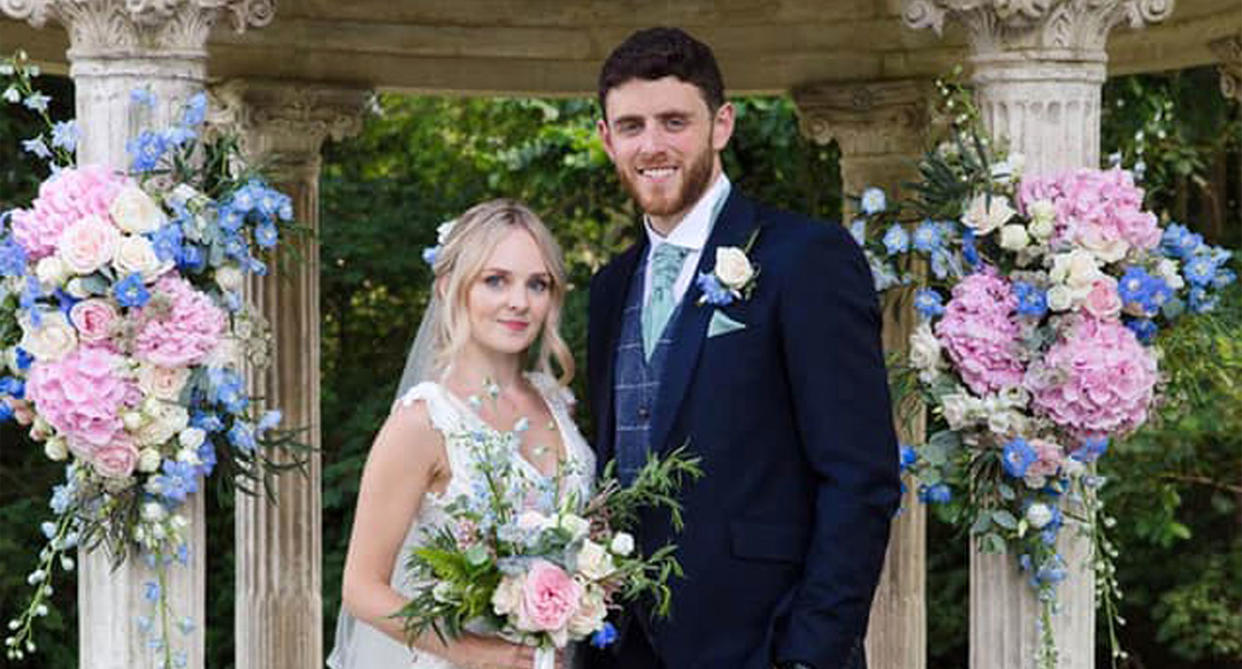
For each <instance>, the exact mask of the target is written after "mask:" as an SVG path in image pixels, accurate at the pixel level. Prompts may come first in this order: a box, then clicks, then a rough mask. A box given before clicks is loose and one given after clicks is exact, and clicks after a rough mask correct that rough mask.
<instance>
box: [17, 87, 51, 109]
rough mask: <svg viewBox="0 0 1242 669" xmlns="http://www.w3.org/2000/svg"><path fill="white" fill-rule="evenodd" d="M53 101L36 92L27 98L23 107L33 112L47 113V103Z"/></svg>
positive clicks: (23, 101) (23, 102)
mask: <svg viewBox="0 0 1242 669" xmlns="http://www.w3.org/2000/svg"><path fill="white" fill-rule="evenodd" d="M51 101H52V98H50V97H48V96H46V95H44V94H43V93H40V92H39V91H35V92H33V93H31V94H30V95H28V96H26V99H25V100H22V106H24V107H26V109H29V110H31V111H37V112H44V111H47V103H49V102H51Z"/></svg>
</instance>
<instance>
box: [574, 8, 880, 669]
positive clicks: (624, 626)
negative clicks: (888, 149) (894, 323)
mask: <svg viewBox="0 0 1242 669" xmlns="http://www.w3.org/2000/svg"><path fill="white" fill-rule="evenodd" d="M599 99H600V106H601V107H602V110H603V119H602V120H600V122H599V127H598V130H599V134H600V137H601V138H602V140H603V142H604V146H605V148H606V150H607V152H608V155H609V157H610V158H611V159H612V161H613V164H614V165H615V166H616V170H617V174H618V176H619V177H620V179H621V182H622V184H623V185H624V186H625V188H626V189H627V190H628V191H629V192H630V194H631V195H632V196H633V197H634V199H635V200H636V201H637V203H638V204H639V205H640V207H641V208H642V210H643V212H644V213H645V216H644V220H643V235H642V238H641V239H640V240H639V241H638V242H637V243H636V244H635V245H634V246H633V247H631V248H630V249H629V250H627V251H625V252H624V253H622V254H621V255H619V256H618V257H617V258H615V259H614V260H613V261H612V262H611V263H609V264H608V265H607V266H606V267H604V268H603V269H602V270H600V272H599V273H598V274H597V275H596V276H595V278H594V279H593V280H592V282H591V299H590V325H589V343H588V376H589V394H590V398H589V399H590V403H591V410H592V412H593V415H594V416H595V424H596V426H597V432H596V434H595V439H594V442H595V448H596V450H597V451H598V454H599V456H600V458H599V460H600V462H601V463H602V462H605V461H607V460H609V459H610V458H615V459H616V461H617V465H618V473H619V476H620V478H621V479H622V482H623V483H624V482H628V481H630V480H632V479H633V476H634V474H635V473H636V472H637V470H638V469H639V468H640V467H641V465H642V463H643V462H644V461H645V459H646V457H647V454H648V453H649V452H655V453H665V452H667V451H668V450H670V449H672V448H676V447H678V446H681V445H683V444H687V443H688V444H689V450H690V451H691V453H692V454H694V455H697V456H700V457H701V458H702V466H703V469H704V472H705V474H706V476H705V477H704V478H703V479H701V480H699V481H698V482H696V483H694V484H691V485H690V486H689V487H688V488H687V489H686V490H684V491H683V494H682V502H683V503H684V505H685V509H684V517H685V529H684V531H682V532H681V533H676V532H674V531H673V529H672V528H671V527H670V520H669V517H668V514H667V513H657V512H647V513H645V514H644V516H643V517H642V522H641V527H640V529H639V532H638V534H639V541H640V543H641V545H642V546H643V548H644V549H645V550H646V551H648V552H650V551H653V550H655V549H656V548H658V547H660V546H663V545H665V544H666V543H670V542H671V543H676V544H677V546H678V552H677V556H678V559H679V560H680V562H681V564H682V566H683V567H684V569H685V577H684V578H681V579H674V581H673V582H672V584H671V585H672V588H673V595H672V599H673V601H672V604H673V608H672V616H671V617H670V618H668V619H654V618H652V617H651V615H650V608H649V606H647V605H646V604H639V605H637V606H634V607H631V608H630V609H629V610H628V611H627V612H626V614H627V615H624V616H622V618H623V620H622V622H621V624H620V628H621V629H620V631H621V637H620V640H619V641H618V642H617V644H615V645H614V646H613V647H611V648H609V649H606V650H604V651H595V652H593V654H592V655H591V656H590V657H589V659H588V665H589V666H591V667H596V668H599V669H605V668H616V669H655V668H660V667H662V668H664V669H708V668H711V669H770V668H771V667H773V666H775V667H779V668H781V669H798V668H804V667H810V668H812V669H856V668H861V667H865V666H866V661H865V659H864V657H863V650H862V644H863V637H864V635H865V633H866V628H867V617H868V611H869V609H870V606H871V598H872V595H873V593H874V590H875V586H876V581H877V580H878V578H879V574H880V568H881V566H882V563H883V561H884V551H885V547H886V545H887V542H888V532H889V521H890V519H891V517H892V515H893V513H894V511H895V510H896V508H897V505H898V500H899V497H900V491H899V488H900V484H899V481H898V467H897V443H896V439H895V436H894V433H893V424H892V418H891V413H890V405H889V396H888V386H887V381H886V375H885V369H884V359H883V356H882V353H881V348H880V339H879V335H880V316H879V310H878V307H877V303H876V296H875V292H874V289H873V284H872V279H871V274H870V272H869V270H868V267H867V263H866V261H865V259H864V257H863V254H862V252H861V251H860V249H859V248H858V246H857V245H856V244H855V243H854V241H853V240H852V239H851V238H850V236H849V234H848V233H847V232H846V231H845V230H844V229H843V228H842V227H841V226H839V225H830V224H827V223H822V222H817V221H813V220H809V219H807V218H804V217H801V216H797V215H794V214H790V213H785V212H781V211H777V210H775V209H772V208H769V207H766V206H764V205H762V204H760V203H758V202H755V201H753V200H750V199H748V198H747V197H746V196H744V195H742V194H741V193H739V192H738V191H737V189H736V188H734V187H733V186H732V185H731V184H730V182H729V179H728V178H727V177H726V176H725V175H724V173H723V172H722V170H721V161H720V152H721V151H722V150H723V149H724V148H725V145H726V144H727V143H728V141H729V138H730V136H731V134H732V132H733V121H734V109H733V107H732V105H730V104H729V103H728V102H726V101H725V99H724V85H723V82H722V80H721V76H720V71H719V69H718V67H717V65H716V62H715V59H714V57H713V56H712V53H711V50H710V49H709V48H708V47H707V46H706V45H704V44H702V43H701V42H698V41H696V40H695V39H694V38H692V37H690V36H689V35H687V34H686V33H684V32H682V31H680V30H677V29H669V28H654V29H650V30H645V31H640V32H638V33H635V34H634V35H632V36H631V37H630V38H629V39H627V40H626V41H625V42H624V43H622V44H621V45H620V46H619V47H617V49H616V50H615V51H614V52H613V53H612V55H611V56H609V58H608V60H607V62H605V64H604V67H603V70H602V72H601V73H600V79H599Z"/></svg>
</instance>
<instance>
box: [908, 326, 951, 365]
mask: <svg viewBox="0 0 1242 669" xmlns="http://www.w3.org/2000/svg"><path fill="white" fill-rule="evenodd" d="M910 364H911V365H912V366H913V367H914V368H915V369H920V370H933V369H938V368H939V367H941V365H942V364H943V362H942V359H941V357H940V340H938V339H936V335H935V334H934V333H932V329H931V324H930V323H928V322H927V321H923V322H921V323H919V324H918V327H916V328H914V332H912V333H911V334H910Z"/></svg>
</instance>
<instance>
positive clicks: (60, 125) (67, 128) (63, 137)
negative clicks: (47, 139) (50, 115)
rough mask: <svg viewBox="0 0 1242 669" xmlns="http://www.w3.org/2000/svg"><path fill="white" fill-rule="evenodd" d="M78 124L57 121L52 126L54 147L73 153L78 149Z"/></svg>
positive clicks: (75, 122) (70, 121)
mask: <svg viewBox="0 0 1242 669" xmlns="http://www.w3.org/2000/svg"><path fill="white" fill-rule="evenodd" d="M78 137H79V133H78V122H77V121H73V120H69V121H57V122H56V123H54V124H52V146H54V147H57V148H61V149H64V150H66V151H68V152H70V153H72V152H73V151H74V150H75V149H77V147H78Z"/></svg>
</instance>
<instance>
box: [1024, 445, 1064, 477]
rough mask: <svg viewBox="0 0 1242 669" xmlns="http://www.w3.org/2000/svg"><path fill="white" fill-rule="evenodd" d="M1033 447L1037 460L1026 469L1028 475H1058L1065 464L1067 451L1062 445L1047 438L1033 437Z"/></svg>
mask: <svg viewBox="0 0 1242 669" xmlns="http://www.w3.org/2000/svg"><path fill="white" fill-rule="evenodd" d="M1030 444H1031V449H1032V450H1034V451H1035V461H1034V462H1032V463H1031V465H1030V466H1029V467H1027V469H1026V477H1027V478H1028V479H1031V478H1046V477H1050V476H1056V474H1057V472H1059V471H1061V466H1062V465H1063V464H1065V451H1064V449H1062V448H1061V445H1060V444H1058V443H1056V442H1053V441H1047V440H1046V439H1032V440H1031V441H1030Z"/></svg>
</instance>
